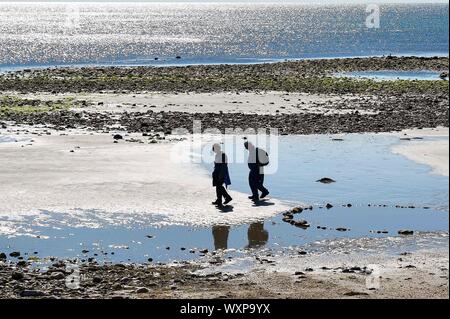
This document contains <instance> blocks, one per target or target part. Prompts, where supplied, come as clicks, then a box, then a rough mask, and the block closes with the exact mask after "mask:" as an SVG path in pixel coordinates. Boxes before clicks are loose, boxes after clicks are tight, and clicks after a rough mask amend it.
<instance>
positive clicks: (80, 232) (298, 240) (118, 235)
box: [0, 207, 448, 263]
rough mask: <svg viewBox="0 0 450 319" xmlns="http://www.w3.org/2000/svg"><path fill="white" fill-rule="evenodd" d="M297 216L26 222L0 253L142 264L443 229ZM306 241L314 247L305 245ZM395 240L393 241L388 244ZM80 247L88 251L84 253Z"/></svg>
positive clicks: (382, 211)
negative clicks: (231, 222) (23, 232)
mask: <svg viewBox="0 0 450 319" xmlns="http://www.w3.org/2000/svg"><path fill="white" fill-rule="evenodd" d="M296 218H304V219H306V220H308V221H309V222H310V223H311V227H310V228H308V229H301V228H297V227H294V226H292V225H290V224H288V223H284V222H282V220H281V216H276V217H274V218H271V219H269V220H266V221H261V222H260V223H253V224H250V225H242V226H234V227H230V226H224V225H218V226H215V227H213V228H191V227H183V226H168V227H162V228H155V227H143V226H142V225H135V226H133V225H129V227H106V228H99V229H97V228H85V227H83V228H74V227H64V228H59V227H35V226H31V227H30V228H31V229H32V230H33V232H34V233H35V235H34V236H17V237H9V238H7V237H4V236H2V237H0V251H4V252H11V251H20V252H22V254H24V253H28V255H29V256H31V255H33V254H34V252H37V253H38V254H37V256H42V257H48V256H56V257H60V258H75V257H77V258H80V259H85V260H87V258H89V257H93V258H95V259H96V260H97V261H103V262H139V263H143V262H147V261H148V260H149V258H151V259H152V262H155V263H156V262H170V261H180V260H193V259H197V258H199V257H200V256H201V255H202V254H201V253H200V251H202V250H204V249H208V250H209V251H213V250H219V249H230V250H232V251H230V252H229V253H228V255H229V256H242V255H244V254H245V251H246V250H248V249H260V248H267V249H271V250H273V251H283V250H284V249H285V248H287V247H293V246H294V247H295V246H305V249H307V250H308V251H311V249H313V248H312V247H315V246H316V245H318V246H317V248H319V247H320V242H321V241H326V240H331V239H332V240H338V239H344V238H361V237H367V238H387V237H390V236H397V231H398V230H399V229H414V230H415V231H425V232H429V231H431V230H432V231H433V232H438V231H443V232H448V214H447V213H445V212H439V211H434V210H423V209H398V208H392V207H387V208H380V207H372V208H368V207H353V208H344V207H336V208H332V209H329V210H327V209H319V208H316V209H314V210H313V211H308V212H305V213H302V214H300V215H298V216H296ZM425 221H426V222H425ZM50 225H51V223H50ZM59 226H60V225H59ZM317 226H326V227H327V229H326V230H322V229H318V228H317ZM338 227H348V228H350V230H349V231H347V232H340V231H337V230H336V228H338ZM378 230H383V231H387V232H388V234H377V233H376V231H378ZM38 234H41V235H38ZM36 235H37V236H39V237H36ZM147 236H151V237H152V238H148V237H147ZM311 244H314V245H313V246H310V245H311ZM394 244H395V241H393V242H392V245H394ZM347 248H348V250H349V251H350V250H352V249H353V248H354V247H352V246H351V245H348V246H347ZM83 250H87V251H89V252H87V253H83ZM192 250H193V252H192ZM320 250H323V247H322V248H320ZM25 258H26V257H25Z"/></svg>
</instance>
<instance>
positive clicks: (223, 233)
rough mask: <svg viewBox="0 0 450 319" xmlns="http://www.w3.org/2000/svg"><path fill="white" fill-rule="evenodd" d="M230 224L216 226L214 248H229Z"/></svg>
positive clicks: (214, 228)
mask: <svg viewBox="0 0 450 319" xmlns="http://www.w3.org/2000/svg"><path fill="white" fill-rule="evenodd" d="M229 233H230V226H214V227H213V229H212V234H213V237H214V249H215V250H219V249H228V234H229Z"/></svg>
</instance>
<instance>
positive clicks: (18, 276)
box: [11, 271, 25, 280]
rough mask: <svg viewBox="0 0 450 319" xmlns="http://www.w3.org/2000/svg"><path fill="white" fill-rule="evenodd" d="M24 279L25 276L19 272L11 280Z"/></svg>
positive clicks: (13, 274)
mask: <svg viewBox="0 0 450 319" xmlns="http://www.w3.org/2000/svg"><path fill="white" fill-rule="evenodd" d="M24 277H25V276H24V274H23V273H21V272H18V271H15V272H13V273H12V274H11V278H12V279H13V280H22V279H23V278H24Z"/></svg>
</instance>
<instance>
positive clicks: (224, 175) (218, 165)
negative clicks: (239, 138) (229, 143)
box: [212, 144, 233, 208]
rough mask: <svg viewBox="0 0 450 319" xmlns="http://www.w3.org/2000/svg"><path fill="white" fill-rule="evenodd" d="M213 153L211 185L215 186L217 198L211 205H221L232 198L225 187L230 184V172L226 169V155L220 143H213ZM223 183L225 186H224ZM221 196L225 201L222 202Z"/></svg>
mask: <svg viewBox="0 0 450 319" xmlns="http://www.w3.org/2000/svg"><path fill="white" fill-rule="evenodd" d="M212 150H213V152H214V153H215V154H216V155H215V160H214V171H213V173H212V179H213V187H215V188H216V195H217V199H216V201H215V202H213V203H212V204H213V205H216V206H217V207H219V208H220V207H223V206H224V205H227V204H228V203H229V202H231V201H232V200H233V198H231V196H230V195H229V194H228V192H227V190H226V188H225V187H228V186H229V185H231V180H230V174H229V171H228V157H227V155H226V154H225V153H224V152H222V148H221V147H220V144H214V145H213V147H212ZM224 185H225V186H224ZM222 198H223V199H225V202H223V203H222Z"/></svg>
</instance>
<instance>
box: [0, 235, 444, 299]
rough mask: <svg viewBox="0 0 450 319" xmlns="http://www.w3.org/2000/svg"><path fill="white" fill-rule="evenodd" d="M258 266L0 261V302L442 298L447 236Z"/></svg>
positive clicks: (271, 259)
mask: <svg viewBox="0 0 450 319" xmlns="http://www.w3.org/2000/svg"><path fill="white" fill-rule="evenodd" d="M419 240H420V239H419ZM374 245H375V246H373V247H374V248H375V247H378V246H376V243H374ZM256 260H257V261H258V262H257V263H256V264H255V266H252V267H250V268H249V269H247V270H242V269H236V270H235V271H233V272H229V271H226V269H224V268H223V267H222V266H221V265H223V263H225V265H226V263H227V262H226V261H223V260H222V261H221V257H220V255H214V254H207V256H206V257H205V258H204V259H203V261H202V262H200V263H199V262H193V263H181V264H172V265H164V266H150V265H127V264H116V265H98V264H96V263H95V262H93V263H89V264H85V265H81V266H80V268H79V271H80V273H79V275H77V274H76V275H74V273H73V272H71V271H67V269H66V266H67V265H70V264H71V262H70V261H54V262H53V265H51V266H50V267H48V268H47V269H46V270H45V271H43V272H42V271H40V270H39V268H29V267H28V266H27V265H26V263H25V265H21V266H14V265H13V264H4V263H2V262H1V261H0V282H3V284H4V286H3V288H2V289H1V290H0V298H52V299H54V298H83V299H85V298H108V299H109V298H114V299H118V298H138V299H139V298H141V299H142V298H187V299H197V298H198V299H203V298H204V299H211V298H214V299H215V298H220V299H230V298H238V299H247V298H250V299H255V298H258V299H259V298H269V299H273V298H283V299H285V298H292V299H304V298H314V299H322V298H327V299H329V298H332V299H336V298H339V299H341V298H355V299H377V298H389V299H407V298H411V299H417V298H434V299H436V298H438V299H441V298H442V299H448V262H449V259H448V236H447V239H446V245H444V247H440V248H434V249H426V250H421V249H419V250H416V251H412V252H411V251H404V252H402V253H400V254H397V255H392V254H386V253H383V252H381V253H372V254H368V253H367V252H346V251H343V252H331V253H328V254H323V255H311V256H309V255H301V256H299V255H297V256H294V257H292V256H290V257H285V256H284V257H277V256H272V255H270V254H269V255H259V256H258V257H256ZM228 262H232V261H228ZM74 276H75V278H78V279H79V280H80V281H79V284H80V285H79V287H77V289H69V288H68V287H67V286H66V284H65V283H66V281H67V280H68V281H69V282H72V281H71V280H73V279H74ZM78 279H77V282H78Z"/></svg>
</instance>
